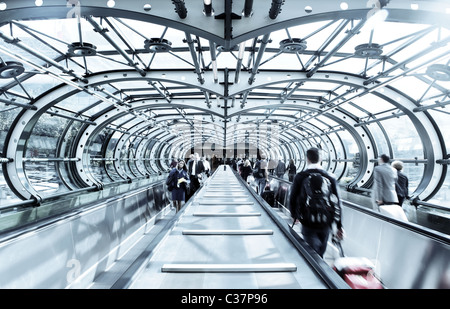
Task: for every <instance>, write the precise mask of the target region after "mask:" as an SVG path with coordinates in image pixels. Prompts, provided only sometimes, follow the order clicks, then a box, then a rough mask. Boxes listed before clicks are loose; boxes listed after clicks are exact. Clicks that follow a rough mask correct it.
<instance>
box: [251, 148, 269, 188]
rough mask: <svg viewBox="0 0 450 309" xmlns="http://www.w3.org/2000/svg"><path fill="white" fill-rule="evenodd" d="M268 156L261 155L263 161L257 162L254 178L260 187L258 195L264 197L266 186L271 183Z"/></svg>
mask: <svg viewBox="0 0 450 309" xmlns="http://www.w3.org/2000/svg"><path fill="white" fill-rule="evenodd" d="M266 158H267V157H266V155H265V154H261V160H257V161H256V163H255V166H254V168H253V177H255V182H256V183H257V185H258V194H259V195H262V194H263V193H264V189H265V187H266V185H267V184H268V183H269V173H268V162H267V160H266Z"/></svg>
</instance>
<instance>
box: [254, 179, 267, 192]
mask: <svg viewBox="0 0 450 309" xmlns="http://www.w3.org/2000/svg"><path fill="white" fill-rule="evenodd" d="M256 181H257V184H258V194H259V195H262V194H263V192H264V189H265V188H266V178H256Z"/></svg>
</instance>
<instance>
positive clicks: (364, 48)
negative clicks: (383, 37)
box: [355, 43, 383, 58]
mask: <svg viewBox="0 0 450 309" xmlns="http://www.w3.org/2000/svg"><path fill="white" fill-rule="evenodd" d="M382 53H383V48H382V47H381V45H380V44H375V43H371V44H361V45H358V46H356V47H355V55H356V56H359V57H368V58H376V57H379V56H381V54H382Z"/></svg>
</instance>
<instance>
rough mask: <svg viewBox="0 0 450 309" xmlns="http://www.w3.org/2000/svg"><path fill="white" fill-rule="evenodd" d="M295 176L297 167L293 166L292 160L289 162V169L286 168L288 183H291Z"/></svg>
mask: <svg viewBox="0 0 450 309" xmlns="http://www.w3.org/2000/svg"><path fill="white" fill-rule="evenodd" d="M295 174H297V167H296V166H295V163H294V160H292V159H290V160H289V167H288V177H289V181H290V182H293V181H294V177H295Z"/></svg>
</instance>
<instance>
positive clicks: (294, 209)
mask: <svg viewBox="0 0 450 309" xmlns="http://www.w3.org/2000/svg"><path fill="white" fill-rule="evenodd" d="M306 158H307V162H308V166H307V169H306V170H305V171H303V172H301V173H298V174H297V175H295V177H294V182H293V183H292V187H291V196H290V208H291V215H292V217H293V218H294V220H296V219H299V220H300V222H301V224H302V234H303V238H304V240H305V241H306V242H307V243H308V244H309V245H310V246H311V247H312V248H313V249H314V250H315V251H316V252H317V253H318V254H319V255H320V256H321V257H323V254H324V253H325V250H326V248H327V241H328V237H329V234H330V231H331V228H332V223H333V222H335V223H336V227H337V234H336V236H337V238H338V239H342V237H343V229H342V223H341V200H340V197H339V190H338V186H337V181H336V179H335V177H334V176H332V175H330V174H328V173H327V172H326V171H324V170H323V169H322V166H321V165H320V154H319V149H317V148H311V149H309V150H308V151H307V152H306ZM310 175H319V176H315V177H316V178H314V179H315V180H311V183H312V182H313V181H316V182H317V181H319V182H320V184H319V187H320V188H321V186H322V179H323V181H324V182H325V183H328V184H329V188H330V189H329V190H330V191H331V192H330V194H329V195H327V196H330V197H332V198H330V200H333V201H332V203H331V208H332V210H331V211H330V213H329V219H327V220H326V221H324V222H325V223H321V224H318V222H317V219H316V222H312V221H311V220H310V219H309V218H306V216H305V213H306V212H307V211H308V209H306V207H307V203H308V202H309V201H307V199H308V198H309V197H308V193H307V192H305V191H306V190H305V181H306V180H307V179H308V178H309V176H310ZM320 176H321V177H320ZM317 178H319V180H317ZM311 179H313V178H311ZM308 181H309V179H308ZM324 191H325V189H324Z"/></svg>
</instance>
